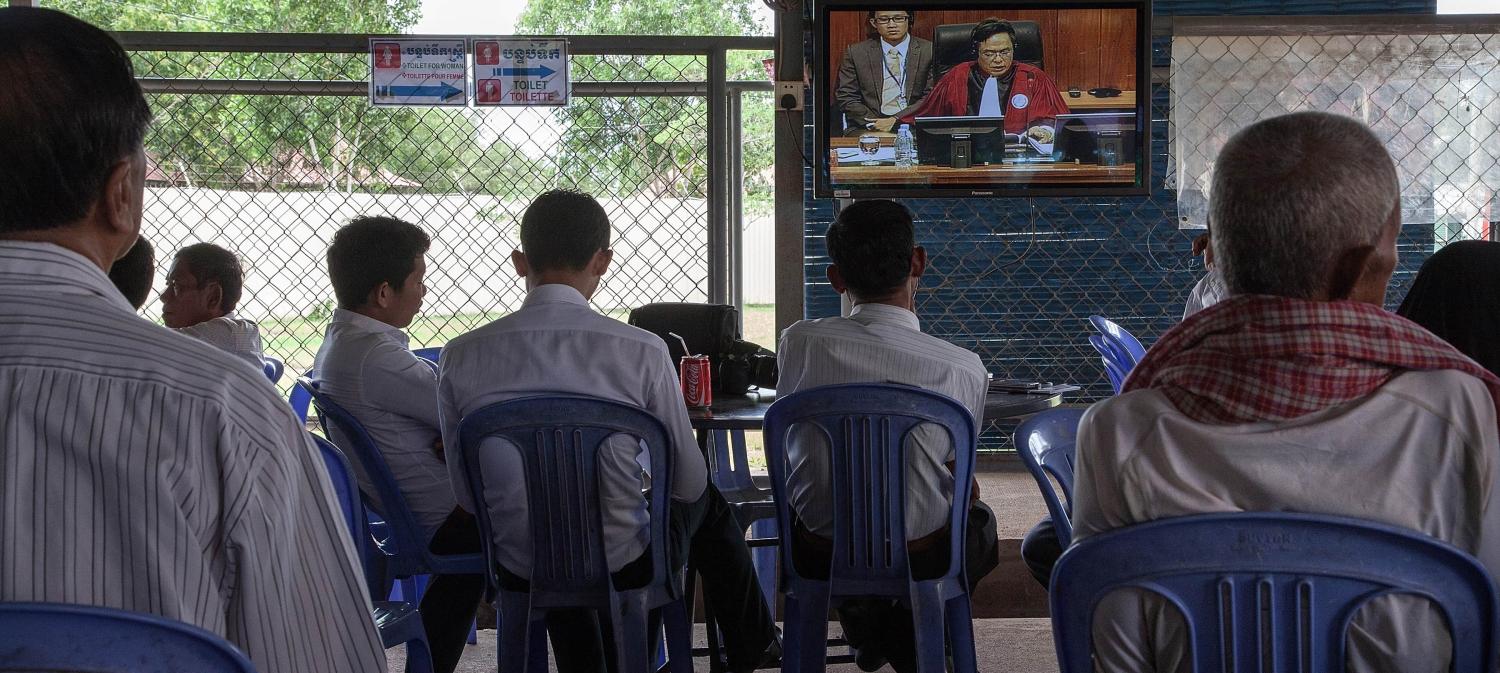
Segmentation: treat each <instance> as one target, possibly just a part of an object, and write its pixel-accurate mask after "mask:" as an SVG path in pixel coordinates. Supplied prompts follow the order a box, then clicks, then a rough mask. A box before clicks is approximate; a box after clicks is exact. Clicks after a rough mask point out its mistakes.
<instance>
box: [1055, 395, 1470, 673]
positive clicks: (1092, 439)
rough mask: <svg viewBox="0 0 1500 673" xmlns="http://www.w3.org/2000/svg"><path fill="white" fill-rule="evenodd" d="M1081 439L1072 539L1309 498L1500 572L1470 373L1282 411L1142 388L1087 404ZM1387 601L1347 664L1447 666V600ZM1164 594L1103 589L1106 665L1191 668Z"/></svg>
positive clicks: (1098, 627)
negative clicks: (1263, 418) (1189, 412)
mask: <svg viewBox="0 0 1500 673" xmlns="http://www.w3.org/2000/svg"><path fill="white" fill-rule="evenodd" d="M1077 450H1078V456H1077V460H1078V464H1077V474H1076V481H1075V486H1074V489H1075V493H1074V497H1075V499H1076V502H1075V503H1074V506H1073V539H1074V540H1075V541H1077V540H1086V539H1088V537H1089V536H1091V535H1095V534H1098V533H1101V532H1104V531H1107V530H1110V529H1113V528H1120V527H1122V526H1128V525H1130V524H1133V523H1139V522H1143V521H1151V520H1153V519H1162V518H1167V517H1174V516H1184V515H1188V514H1198V513H1207V512H1238V511H1291V512H1310V513H1318V514H1333V515H1341V516H1348V517H1355V518H1361V519H1372V520H1376V521H1381V522H1384V523H1388V524H1392V525H1397V526H1403V527H1406V528H1412V529H1415V530H1418V531H1421V532H1424V533H1427V534H1428V535H1431V536H1433V537H1436V538H1438V539H1440V540H1444V541H1447V542H1449V543H1451V544H1453V545H1455V546H1457V547H1458V548H1460V549H1463V550H1465V551H1467V552H1469V553H1471V554H1474V555H1475V556H1476V557H1477V558H1478V559H1479V561H1480V562H1481V563H1483V564H1484V566H1485V567H1486V568H1488V569H1489V571H1490V573H1491V574H1496V573H1500V500H1497V499H1500V489H1497V488H1496V480H1497V478H1500V472H1497V470H1500V440H1497V437H1496V428H1495V407H1494V404H1493V403H1492V402H1491V401H1490V394H1489V391H1488V390H1486V389H1485V387H1484V385H1483V384H1482V383H1481V382H1480V381H1479V380H1478V379H1476V378H1474V377H1471V376H1468V375H1465V374H1461V373H1458V372H1454V371H1429V372H1406V373H1403V374H1400V375H1398V376H1396V377H1394V378H1392V379H1391V380H1390V381H1389V382H1388V383H1386V384H1385V385H1384V386H1382V387H1381V388H1380V389H1379V390H1378V391H1376V392H1375V393H1374V394H1372V395H1370V396H1369V397H1366V398H1364V399H1362V400H1357V401H1354V402H1350V403H1347V404H1344V405H1340V406H1337V407H1333V408H1330V409H1327V410H1324V411H1320V412H1317V413H1313V414H1309V415H1307V416H1304V417H1302V418H1298V419H1294V420H1292V421H1288V422H1282V423H1272V422H1262V423H1246V424H1240V425H1208V424H1203V423H1198V422H1196V421H1193V420H1192V419H1189V418H1187V417H1186V416H1184V415H1183V414H1182V413H1181V412H1179V411H1177V409H1176V407H1174V406H1172V403H1171V402H1170V401H1169V400H1168V399H1167V398H1166V396H1164V395H1162V394H1161V393H1160V392H1158V391H1156V390H1139V391H1135V392H1130V393H1125V394H1124V395H1120V396H1117V397H1113V398H1110V399H1107V400H1105V401H1103V402H1100V403H1098V404H1095V405H1094V406H1093V407H1092V408H1091V409H1089V411H1088V413H1087V414H1085V416H1084V418H1083V421H1082V423H1081V424H1080V426H1079V430H1078V449H1077ZM1382 601H1391V602H1390V603H1385V604H1382V605H1378V606H1377V605H1373V604H1372V605H1371V606H1370V607H1369V608H1367V609H1366V610H1365V613H1364V614H1363V615H1362V616H1361V617H1360V618H1359V619H1357V620H1356V622H1355V624H1354V625H1353V627H1352V628H1351V630H1350V637H1349V642H1350V661H1351V667H1350V670H1353V671H1403V672H1405V673H1410V672H1412V671H1447V670H1448V662H1449V658H1450V652H1449V650H1450V646H1449V641H1448V637H1447V632H1446V630H1445V629H1443V627H1442V626H1441V624H1442V619H1441V617H1439V616H1438V613H1437V612H1436V611H1435V610H1433V609H1431V608H1430V607H1429V606H1428V605H1427V604H1425V602H1421V601H1420V600H1419V599H1412V598H1410V597H1402V596H1397V597H1393V598H1387V599H1382ZM1168 610H1169V608H1168V607H1166V604H1165V603H1163V602H1162V601H1161V600H1160V599H1158V598H1156V597H1154V596H1150V595H1146V594H1141V593H1139V592H1117V593H1116V594H1115V595H1114V596H1113V597H1112V598H1110V599H1109V600H1107V602H1106V604H1104V605H1101V608H1100V611H1099V612H1098V613H1096V615H1095V623H1094V639H1095V640H1094V644H1095V651H1096V659H1095V661H1096V662H1097V665H1098V670H1100V671H1109V672H1112V671H1152V670H1155V671H1187V670H1190V668H1191V667H1190V666H1189V665H1188V663H1187V662H1185V661H1184V658H1185V650H1184V645H1185V642H1186V641H1185V635H1184V633H1183V627H1184V625H1183V623H1182V621H1181V618H1180V617H1178V616H1177V615H1176V613H1175V611H1172V613H1171V614H1170V615H1167V616H1163V615H1164V614H1165V613H1166V611H1168ZM1151 642H1155V643H1156V644H1157V646H1156V648H1155V650H1154V651H1153V650H1152V648H1151V647H1150V645H1149V643H1151ZM1390 652H1396V653H1398V654H1395V655H1393V654H1390ZM1393 657H1394V659H1393Z"/></svg>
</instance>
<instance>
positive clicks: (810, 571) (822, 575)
mask: <svg viewBox="0 0 1500 673" xmlns="http://www.w3.org/2000/svg"><path fill="white" fill-rule="evenodd" d="M796 528H797V533H796V534H797V536H798V544H793V545H792V562H793V563H795V564H796V566H797V572H798V573H799V574H801V575H802V576H803V577H811V578H815V579H826V578H827V577H828V566H829V564H830V563H831V562H832V551H831V546H832V545H831V544H825V545H819V544H816V543H815V544H802V542H805V541H807V540H809V537H808V536H811V535H813V533H811V532H810V531H808V530H807V529H806V528H803V527H802V522H801V521H798V522H796ZM822 539H826V538H822ZM922 542H923V543H925V544H922V547H921V549H914V550H911V551H910V552H909V553H910V565H911V574H912V578H913V579H919V580H922V579H932V578H935V577H941V576H942V574H943V573H944V572H947V570H948V546H949V539H948V536H947V534H946V532H944V533H943V534H938V535H933V536H929V537H928V538H926V539H924V540H922ZM913 544H915V543H913ZM999 565H1000V539H999V532H998V530H997V529H996V527H995V513H994V512H992V511H991V510H990V508H989V505H986V504H984V503H983V502H978V501H975V502H974V503H973V504H972V505H971V506H970V507H969V530H968V531H967V535H966V536H965V538H964V582H965V584H966V586H968V587H969V588H970V589H973V588H974V587H975V586H976V585H978V584H979V580H981V579H984V576H985V575H988V574H990V572H991V571H993V570H994V569H995V568H996V567H998V566H999ZM838 613H839V624H840V625H841V626H842V627H843V629H844V639H845V640H847V641H849V645H850V646H851V647H853V648H854V649H856V650H862V651H866V650H874V651H876V652H878V653H879V654H880V655H881V656H883V657H884V658H885V659H886V660H887V661H889V662H890V664H891V668H894V669H896V670H897V671H898V672H899V673H908V672H910V671H916V670H917V641H916V636H915V634H914V633H913V631H912V614H911V610H910V609H909V608H907V607H905V606H902V605H901V604H900V603H897V602H896V601H892V600H888V599H874V598H871V599H863V598H861V599H851V600H847V601H844V602H843V603H842V604H840V605H839V606H838Z"/></svg>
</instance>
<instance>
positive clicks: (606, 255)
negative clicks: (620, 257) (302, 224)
mask: <svg viewBox="0 0 1500 673" xmlns="http://www.w3.org/2000/svg"><path fill="white" fill-rule="evenodd" d="M614 259H615V251H614V250H611V249H609V248H604V249H602V250H599V251H598V252H595V253H594V256H593V257H591V258H589V274H590V275H594V276H603V275H604V274H605V273H608V272H609V265H610V263H611V262H613V261H614Z"/></svg>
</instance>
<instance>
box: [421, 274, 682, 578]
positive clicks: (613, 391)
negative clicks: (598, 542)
mask: <svg viewBox="0 0 1500 673" xmlns="http://www.w3.org/2000/svg"><path fill="white" fill-rule="evenodd" d="M438 390H439V392H438V397H439V399H440V401H441V410H442V417H443V446H444V448H445V450H446V451H447V455H448V473H449V475H451V477H452V480H453V488H454V492H455V493H456V494H457V496H458V503H459V505H461V506H462V507H464V508H465V509H467V510H469V511H471V512H472V511H476V510H475V506H476V505H475V498H474V494H472V493H470V491H469V482H468V481H467V480H466V478H465V475H464V457H463V455H462V452H461V451H460V450H459V445H458V422H459V419H461V418H463V416H464V415H465V414H468V413H470V412H472V411H475V410H477V409H479V408H481V407H484V406H487V405H490V404H493V403H496V402H504V401H506V400H512V399H516V398H519V397H530V396H534V395H548V394H557V393H565V394H577V395H591V396H594V397H601V398H604V399H609V400H615V401H618V402H624V403H626V404H631V405H635V406H637V407H641V408H643V409H645V410H646V411H649V412H651V413H652V414H653V415H655V416H656V417H657V418H659V419H661V422H662V424H663V425H665V426H666V429H667V438H668V440H669V441H671V442H672V446H671V447H670V450H671V451H672V484H671V488H672V498H673V499H674V500H677V501H679V502H696V501H697V500H698V499H699V498H700V497H702V496H703V491H704V489H705V488H707V486H708V467H707V466H706V464H705V463H704V460H703V453H702V451H701V450H699V448H698V442H697V439H696V438H695V437H694V435H693V427H692V424H691V423H690V422H689V421H688V414H687V406H686V405H685V404H684V403H683V400H682V388H681V387H679V386H678V383H677V368H676V367H675V366H674V365H673V364H672V359H671V356H669V355H668V354H667V345H666V344H664V343H662V340H661V338H660V337H658V336H656V335H655V334H652V333H650V332H647V331H645V330H642V329H638V328H635V327H631V326H630V325H627V324H625V323H623V322H620V321H618V320H615V319H613V318H609V317H607V316H603V315H600V314H598V313H596V312H594V310H593V309H591V308H589V305H588V301H587V300H585V299H584V297H583V295H582V294H580V293H579V292H578V290H575V289H573V288H572V287H570V286H567V285H542V286H539V287H537V288H535V289H533V290H532V291H531V292H530V293H528V294H527V295H526V301H525V303H523V304H522V305H521V309H520V310H518V311H516V312H515V313H512V314H510V315H508V316H505V317H504V318H500V319H499V320H496V321H494V322H492V323H490V324H488V325H485V326H483V327H480V328H478V329H476V330H474V331H472V332H469V333H468V334H465V335H463V336H460V337H458V338H457V339H454V340H453V341H451V342H449V343H448V345H447V346H446V347H444V348H443V360H442V377H441V381H440V383H439V385H438ZM490 442H493V443H494V445H496V446H499V447H501V448H502V450H498V451H486V454H485V455H486V457H487V460H486V461H484V462H482V463H481V464H480V465H478V466H477V467H478V468H479V469H481V470H483V472H482V474H483V475H484V477H485V484H486V491H487V492H486V493H484V494H482V496H483V500H484V502H485V503H487V504H488V506H489V514H490V524H491V526H492V527H493V529H494V531H493V532H494V540H493V541H492V542H493V544H494V550H495V557H496V560H497V561H499V562H500V564H501V565H503V566H505V568H506V569H507V570H509V571H511V572H513V573H515V574H517V575H519V576H521V577H526V576H527V575H528V574H529V573H530V570H531V538H530V533H529V531H530V524H529V519H527V504H526V490H525V482H524V478H523V473H522V463H521V455H520V453H519V452H518V451H516V450H515V448H514V447H513V446H512V445H510V443H509V442H505V441H504V440H499V439H492V440H490ZM487 446H488V444H487ZM608 448H609V450H608V451H601V452H600V465H599V473H598V474H599V491H600V493H599V504H600V508H601V509H602V510H603V512H604V553H605V556H606V557H607V560H608V561H609V568H610V570H611V571H614V570H619V569H620V568H622V567H624V565H625V564H626V563H629V562H631V561H634V560H635V559H636V558H638V557H639V556H640V555H641V552H643V551H644V550H645V548H646V526H647V525H648V524H649V523H650V517H649V516H648V513H647V512H646V500H645V498H644V497H642V495H641V490H642V488H644V487H645V485H646V481H647V479H648V477H649V475H646V474H645V469H644V468H643V467H642V466H641V461H642V460H643V451H642V450H641V446H640V442H638V441H633V440H629V439H626V438H624V437H614V438H611V439H610V440H609V447H608ZM471 469H472V468H471Z"/></svg>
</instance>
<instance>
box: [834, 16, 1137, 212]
mask: <svg viewBox="0 0 1500 673" xmlns="http://www.w3.org/2000/svg"><path fill="white" fill-rule="evenodd" d="M1150 15H1151V14H1150V6H1149V3H1148V1H1147V0H1130V1H1117V0H1096V1H1093V2H1070V1H1058V2H1036V1H1025V0H1022V1H1015V0H1012V1H1011V2H987V3H975V2H962V1H959V2H921V1H919V2H912V3H909V4H906V5H899V4H892V3H889V2H886V1H885V0H873V1H867V2H863V3H861V2H858V1H857V0H829V1H828V2H825V3H822V5H821V9H820V10H819V13H818V21H819V22H820V23H819V26H818V34H819V35H820V39H819V40H818V43H817V50H816V53H815V55H814V57H815V62H816V66H817V73H816V76H815V82H816V87H815V90H816V91H817V93H818V99H817V106H816V110H817V111H818V114H816V115H815V120H814V123H815V124H816V125H817V133H816V138H817V148H818V164H817V185H816V187H817V195H818V196H819V197H830V196H832V197H849V198H859V197H876V196H887V197H923V196H942V197H952V196H985V197H991V196H1062V195H1080V194H1097V195H1106V194H1110V195H1124V194H1145V193H1146V192H1147V180H1148V178H1149V168H1150V162H1151V153H1150V151H1149V147H1150V142H1151V133H1150V121H1151V120H1150V115H1149V109H1150V108H1149V107H1148V104H1149V99H1150V77H1149V74H1148V72H1147V69H1146V66H1147V65H1148V61H1149V59H1148V54H1147V49H1148V48H1149V39H1148V31H1149V25H1148V24H1149V17H1150Z"/></svg>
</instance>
